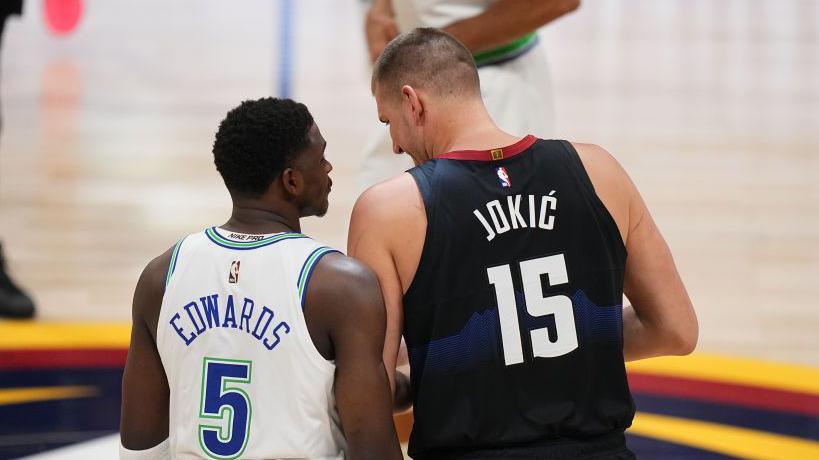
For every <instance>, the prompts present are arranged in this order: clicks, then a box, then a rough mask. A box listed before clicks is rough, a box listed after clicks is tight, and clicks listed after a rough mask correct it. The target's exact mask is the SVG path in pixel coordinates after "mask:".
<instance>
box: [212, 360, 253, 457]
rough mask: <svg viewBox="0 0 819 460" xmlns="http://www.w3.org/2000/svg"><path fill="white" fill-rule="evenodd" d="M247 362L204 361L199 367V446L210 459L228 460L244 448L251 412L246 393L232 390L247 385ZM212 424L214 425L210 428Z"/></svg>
mask: <svg viewBox="0 0 819 460" xmlns="http://www.w3.org/2000/svg"><path fill="white" fill-rule="evenodd" d="M251 367H252V363H251V362H250V361H238V360H232V359H218V358H205V360H204V363H203V364H202V403H201V406H200V409H199V418H200V419H207V421H206V422H205V423H202V424H200V425H199V444H200V446H201V447H202V450H203V451H204V452H205V454H206V455H207V456H208V457H210V458H216V459H222V460H231V459H234V458H237V457H239V456H240V455H242V453H243V452H244V451H245V447H247V439H248V436H249V435H250V415H251V413H252V408H251V405H250V398H249V397H248V395H247V393H246V392H245V391H244V390H242V389H241V388H239V387H238V386H234V385H235V384H239V385H247V384H249V383H250V371H251ZM214 422H216V424H214Z"/></svg>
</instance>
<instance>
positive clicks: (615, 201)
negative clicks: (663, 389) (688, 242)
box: [574, 144, 699, 361]
mask: <svg viewBox="0 0 819 460" xmlns="http://www.w3.org/2000/svg"><path fill="white" fill-rule="evenodd" d="M574 146H575V148H576V149H577V151H578V154H579V155H580V157H581V159H582V161H583V165H584V166H585V168H586V171H587V172H588V174H589V177H590V178H591V180H592V183H593V184H594V188H595V191H596V192H597V195H598V196H599V197H600V199H601V200H602V201H603V204H604V205H605V206H606V208H607V209H608V210H609V213H610V214H611V215H612V217H614V220H615V221H616V222H617V226H618V227H619V229H620V234H621V236H622V237H623V241H624V242H625V245H626V251H627V252H628V257H627V259H626V273H625V281H624V286H623V288H624V292H625V294H626V297H628V299H629V301H630V302H631V305H630V306H627V307H625V308H624V309H623V342H624V343H623V353H624V355H625V359H626V360H627V361H631V360H636V359H643V358H650V357H653V356H662V355H685V354H689V353H691V352H692V351H693V350H694V347H695V346H696V344H697V335H698V330H699V328H698V325H697V316H696V314H695V312H694V307H693V305H692V304H691V299H690V298H689V297H688V292H686V290H685V286H684V285H683V282H682V279H681V278H680V275H679V273H678V272H677V267H676V265H675V264H674V259H673V257H672V256H671V251H670V250H669V249H668V245H667V244H666V242H665V240H664V239H663V236H662V235H661V234H660V230H659V229H658V228H657V225H656V224H655V223H654V219H652V217H651V214H650V213H649V211H648V208H647V207H646V205H645V202H644V201H643V199H642V197H641V196H640V193H639V192H638V191H637V187H636V186H635V185H634V183H633V182H632V181H631V179H630V178H629V177H628V174H626V172H625V171H624V170H623V168H622V167H621V166H620V164H619V163H618V162H617V160H615V159H614V158H613V157H612V156H611V155H610V154H609V153H608V152H606V151H605V150H604V149H603V148H601V147H599V146H596V145H590V144H574Z"/></svg>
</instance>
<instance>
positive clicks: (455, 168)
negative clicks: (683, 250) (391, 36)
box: [348, 29, 698, 459]
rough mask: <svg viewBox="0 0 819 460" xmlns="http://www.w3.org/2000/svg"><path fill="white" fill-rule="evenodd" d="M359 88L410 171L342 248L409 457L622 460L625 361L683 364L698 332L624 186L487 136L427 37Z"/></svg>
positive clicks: (536, 144) (585, 163)
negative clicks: (379, 338) (352, 262)
mask: <svg viewBox="0 0 819 460" xmlns="http://www.w3.org/2000/svg"><path fill="white" fill-rule="evenodd" d="M372 90H373V94H374V95H375V99H376V104H377V106H378V115H379V118H380V119H381V121H382V122H384V123H385V124H388V125H389V128H390V134H391V137H392V139H393V150H394V152H395V153H396V154H398V153H407V154H409V155H410V156H411V157H412V158H413V160H414V161H415V164H416V165H417V166H416V167H415V168H413V169H411V170H409V171H408V173H406V174H402V175H400V176H398V177H396V178H394V179H391V180H388V181H386V182H383V183H381V184H379V185H376V186H374V187H372V188H371V189H369V190H367V191H366V192H365V193H364V194H363V195H362V196H361V197H360V198H359V199H358V202H357V203H356V205H355V208H354V210H353V215H352V218H351V223H350V233H349V241H348V250H349V253H350V255H353V256H354V257H357V258H359V259H360V260H362V261H363V262H365V263H366V264H368V265H369V266H370V267H371V268H372V269H373V270H374V271H375V272H376V274H377V276H378V279H379V282H380V284H381V288H382V291H383V293H384V296H385V301H386V305H387V336H386V342H385V347H384V362H385V365H386V367H387V369H388V373H389V374H390V383H391V385H392V387H393V391H394V397H395V402H396V405H400V404H401V403H402V402H403V401H402V398H403V397H404V395H406V394H409V393H407V392H405V391H404V390H405V389H406V388H405V385H403V384H402V383H405V382H406V377H404V376H403V375H402V374H400V373H399V374H397V376H398V379H396V374H395V372H394V371H393V370H394V369H395V364H396V360H397V355H398V353H399V344H400V342H401V337H402V335H403V337H404V340H405V342H406V345H407V349H408V352H409V363H410V368H411V397H412V403H413V405H414V416H415V424H414V427H413V431H412V435H411V437H410V445H409V453H410V455H412V456H413V458H416V459H428V458H434V459H439V458H447V459H449V458H469V459H477V458H516V459H524V458H531V459H543V458H560V459H568V458H595V459H602V458H613V459H620V458H632V457H633V454H632V453H631V452H630V451H629V450H628V449H627V447H626V446H625V438H624V434H623V432H624V430H625V429H626V428H628V427H629V426H630V424H631V421H632V417H633V416H634V410H635V408H634V403H633V401H632V398H631V394H630V393H629V388H628V382H627V380H626V371H625V365H624V361H627V360H634V359H640V358H647V357H651V356H659V355H684V354H688V353H690V352H691V351H692V350H693V349H694V347H695V345H696V342H697V335H698V326H697V319H696V316H695V313H694V309H693V307H692V305H691V301H690V299H689V297H688V294H687V293H686V291H685V287H684V286H683V283H682V281H681V279H680V277H679V275H678V273H677V269H676V267H675V265H674V261H673V259H672V257H671V253H670V252H669V249H668V246H667V245H666V243H665V241H664V240H663V237H662V236H661V235H660V232H659V230H658V229H657V226H656V225H655V223H654V221H653V219H652V218H651V215H650V214H649V212H648V210H647V209H646V206H645V203H644V202H643V200H642V199H641V197H640V194H639V193H638V192H637V189H636V188H635V186H634V184H633V183H632V182H631V180H630V179H629V177H628V175H627V174H626V173H625V171H624V170H623V169H622V168H621V167H620V165H619V164H618V163H617V161H616V160H615V159H614V158H613V157H612V156H611V155H609V153H608V152H606V151H605V150H604V149H603V148H601V147H598V146H596V145H590V144H575V143H570V142H566V141H555V140H548V141H547V140H541V139H536V138H534V137H532V136H522V134H525V133H517V134H518V135H512V134H509V133H506V132H503V131H502V130H500V129H499V128H498V127H497V126H496V125H495V123H494V122H493V121H492V119H491V118H490V117H489V115H488V114H487V112H486V110H485V108H484V105H483V101H482V100H481V96H480V87H479V81H478V75H477V72H476V70H475V66H474V63H473V61H472V57H471V56H470V54H469V52H468V51H467V50H466V49H465V48H464V47H463V46H462V45H461V44H460V43H458V42H457V41H456V40H455V39H453V38H452V37H451V36H449V35H447V34H445V33H443V32H440V31H437V30H434V29H416V30H414V31H412V32H410V33H408V34H406V35H402V36H399V37H398V38H396V39H395V40H393V41H392V42H391V43H390V44H389V45H388V46H387V47H386V48H385V50H384V52H383V53H382V55H381V57H380V58H379V59H378V61H377V62H376V64H375V67H374V70H373V78H372ZM624 292H625V294H626V295H627V297H628V299H629V301H630V303H631V305H630V306H626V307H625V308H624V307H623V306H622V299H623V297H622V296H623V293H624ZM396 382H397V383H396Z"/></svg>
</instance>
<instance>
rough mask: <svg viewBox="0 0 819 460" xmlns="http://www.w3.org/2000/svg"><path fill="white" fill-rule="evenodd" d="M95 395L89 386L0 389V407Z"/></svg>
mask: <svg viewBox="0 0 819 460" xmlns="http://www.w3.org/2000/svg"><path fill="white" fill-rule="evenodd" d="M97 394H99V391H98V390H97V389H96V388H95V387H89V386H62V387H27V388H0V406H4V405H8V404H24V403H32V402H42V401H53V400H55V399H74V398H88V397H90V396H95V395H97Z"/></svg>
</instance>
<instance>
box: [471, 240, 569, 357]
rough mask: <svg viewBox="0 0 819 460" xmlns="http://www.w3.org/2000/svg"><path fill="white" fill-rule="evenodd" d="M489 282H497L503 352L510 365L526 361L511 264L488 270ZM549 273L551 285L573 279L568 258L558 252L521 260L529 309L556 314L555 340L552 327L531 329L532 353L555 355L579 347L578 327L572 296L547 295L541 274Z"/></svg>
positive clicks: (545, 313)
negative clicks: (544, 292)
mask: <svg viewBox="0 0 819 460" xmlns="http://www.w3.org/2000/svg"><path fill="white" fill-rule="evenodd" d="M486 272H487V275H488V276H489V283H490V284H492V285H494V286H495V294H496V296H497V299H498V317H499V318H500V329H501V339H502V341H503V356H504V360H505V361H506V365H507V366H511V365H513V364H520V363H522V362H523V345H522V338H521V333H520V325H519V322H518V308H517V302H516V301H515V286H514V284H513V281H512V270H511V268H510V267H509V265H508V264H507V265H499V266H497V267H490V268H488V269H487V270H486ZM542 275H549V285H550V286H558V285H561V284H567V283H568V282H569V275H568V273H567V271H566V259H565V258H564V257H563V254H557V255H553V256H548V257H541V258H539V259H532V260H525V261H523V262H520V277H521V281H522V283H523V296H524V298H525V299H526V310H527V311H528V312H529V314H530V315H532V316H548V315H554V319H555V336H556V337H555V340H554V341H552V340H551V339H550V338H549V329H548V328H541V329H534V330H532V331H529V335H530V336H531V340H532V353H533V354H534V356H535V357H542V358H553V357H555V356H562V355H565V354H567V353H569V352H571V351H572V350H574V349H575V348H577V331H576V329H575V324H574V309H573V308H572V300H571V299H570V298H568V297H566V296H565V295H554V296H548V297H544V296H543V286H542V284H541V279H540V277H541V276H542Z"/></svg>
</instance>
